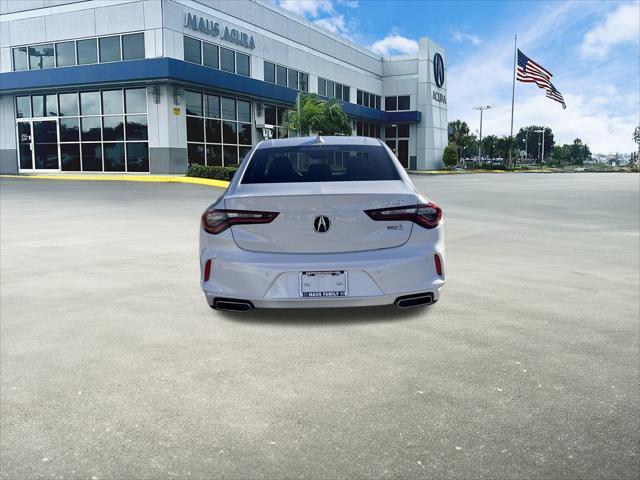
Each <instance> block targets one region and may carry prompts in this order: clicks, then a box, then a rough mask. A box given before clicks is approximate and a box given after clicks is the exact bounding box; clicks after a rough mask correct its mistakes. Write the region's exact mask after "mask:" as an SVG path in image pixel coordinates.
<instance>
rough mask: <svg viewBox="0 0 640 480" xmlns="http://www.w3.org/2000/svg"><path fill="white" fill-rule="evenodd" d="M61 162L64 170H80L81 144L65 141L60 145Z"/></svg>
mask: <svg viewBox="0 0 640 480" xmlns="http://www.w3.org/2000/svg"><path fill="white" fill-rule="evenodd" d="M60 163H61V168H62V170H64V171H68V172H69V171H70V172H78V171H80V144H79V143H64V144H61V145H60Z"/></svg>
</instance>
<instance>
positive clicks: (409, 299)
mask: <svg viewBox="0 0 640 480" xmlns="http://www.w3.org/2000/svg"><path fill="white" fill-rule="evenodd" d="M434 303H435V302H434V300H433V293H430V292H429V293H418V294H414V295H405V296H403V297H398V298H396V301H395V304H396V306H397V307H398V308H411V307H421V306H425V305H432V304H434Z"/></svg>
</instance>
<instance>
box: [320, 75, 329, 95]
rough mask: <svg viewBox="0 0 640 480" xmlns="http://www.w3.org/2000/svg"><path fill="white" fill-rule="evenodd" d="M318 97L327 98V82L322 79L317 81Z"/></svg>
mask: <svg viewBox="0 0 640 480" xmlns="http://www.w3.org/2000/svg"><path fill="white" fill-rule="evenodd" d="M318 95H322V96H323V97H326V96H327V81H326V80H325V79H324V78H319V79H318Z"/></svg>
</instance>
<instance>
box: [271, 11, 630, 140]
mask: <svg viewBox="0 0 640 480" xmlns="http://www.w3.org/2000/svg"><path fill="white" fill-rule="evenodd" d="M274 1H275V2H276V3H278V4H279V5H280V6H282V7H284V8H286V9H288V10H290V11H292V12H294V13H296V14H298V15H301V16H303V17H306V18H307V19H308V20H310V21H313V22H316V23H318V24H320V25H322V26H324V27H325V28H328V29H330V30H332V31H334V32H335V33H337V34H339V35H342V36H345V37H347V38H349V39H350V40H352V41H353V42H355V43H358V44H360V45H362V46H365V47H369V48H371V49H373V50H374V51H377V52H378V53H380V54H382V55H406V54H412V53H414V52H415V50H416V48H417V43H416V40H417V39H418V38H420V37H430V38H431V39H432V40H434V41H435V42H437V43H439V44H440V45H442V46H443V47H444V48H445V50H446V52H447V54H446V62H447V101H448V105H449V120H453V119H457V118H460V119H462V120H465V121H467V122H468V123H469V125H470V127H471V129H472V130H476V129H477V128H478V126H479V118H478V115H477V112H474V111H473V110H472V107H473V106H474V105H492V107H493V108H492V109H491V110H490V111H489V112H487V114H486V115H485V118H484V122H483V135H488V134H495V135H508V134H509V123H510V111H511V76H512V62H513V36H514V34H517V35H518V46H519V47H520V49H521V50H522V51H523V52H524V53H525V54H527V55H528V56H529V57H531V58H533V59H534V60H536V61H537V62H538V63H540V64H542V65H543V66H544V67H545V68H547V69H548V70H550V71H551V72H552V73H553V75H554V76H553V81H554V85H555V86H556V88H558V90H560V92H562V94H563V96H564V98H565V101H566V103H567V109H566V110H563V109H562V107H561V106H560V105H559V104H557V103H555V102H553V101H552V100H549V99H547V98H546V97H545V95H544V91H543V90H540V89H538V88H537V87H535V86H533V85H531V84H523V83H516V110H515V119H514V131H517V129H518V128H519V127H520V126H524V125H529V124H540V125H542V124H544V125H547V126H549V127H551V128H552V129H553V131H554V133H555V134H556V142H558V141H559V142H561V143H565V142H571V141H573V139H574V138H577V137H580V138H582V139H583V141H585V142H586V143H587V144H589V146H590V147H591V150H592V151H593V152H594V153H596V152H597V153H609V152H616V151H620V152H628V151H632V150H634V149H635V147H634V143H633V141H632V139H631V135H632V132H633V129H634V128H635V126H636V125H638V124H640V107H639V104H640V45H639V39H640V2H638V1H626V2H616V1H602V2H600V1H567V2H560V1H535V2H534V1H514V2H506V1H505V2H494V1H470V2H467V1H449V2H443V1H421V0H396V1H386V0H274Z"/></svg>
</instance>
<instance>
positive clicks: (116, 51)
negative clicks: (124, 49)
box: [98, 35, 120, 62]
mask: <svg viewBox="0 0 640 480" xmlns="http://www.w3.org/2000/svg"><path fill="white" fill-rule="evenodd" d="M98 45H99V46H100V61H101V62H119V61H120V36H119V35H116V36H114V37H101V38H99V39H98Z"/></svg>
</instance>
